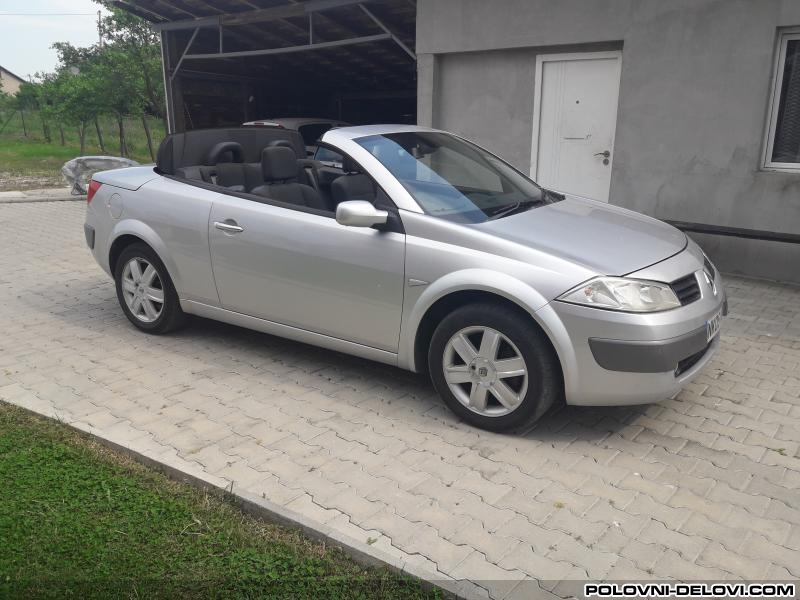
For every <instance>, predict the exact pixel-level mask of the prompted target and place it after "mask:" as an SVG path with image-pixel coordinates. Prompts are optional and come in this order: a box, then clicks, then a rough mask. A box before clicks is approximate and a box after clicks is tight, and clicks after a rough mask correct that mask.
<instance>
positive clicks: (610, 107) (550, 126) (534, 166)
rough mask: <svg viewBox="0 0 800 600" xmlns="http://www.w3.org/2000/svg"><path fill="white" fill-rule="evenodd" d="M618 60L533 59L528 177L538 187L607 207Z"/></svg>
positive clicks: (611, 55) (598, 55) (598, 56)
mask: <svg viewBox="0 0 800 600" xmlns="http://www.w3.org/2000/svg"><path fill="white" fill-rule="evenodd" d="M621 62H622V55H621V53H620V52H587V53H582V54H549V55H547V54H546V55H540V56H539V57H537V59H536V84H535V96H534V109H533V144H532V147H531V176H532V177H533V179H534V180H536V181H537V182H538V183H539V184H541V185H543V186H544V187H547V188H551V189H554V190H557V191H559V192H566V193H569V194H575V195H578V196H585V197H587V198H592V199H594V200H602V201H603V202H608V192H609V187H610V185H611V165H612V164H613V161H614V131H615V127H616V122H617V100H618V98H619V78H620V65H621Z"/></svg>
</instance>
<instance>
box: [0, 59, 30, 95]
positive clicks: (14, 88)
mask: <svg viewBox="0 0 800 600" xmlns="http://www.w3.org/2000/svg"><path fill="white" fill-rule="evenodd" d="M24 82H25V80H24V79H23V78H22V77H19V76H18V75H14V73H12V72H11V71H9V70H8V69H6V68H5V67H3V66H0V90H2V91H4V92H5V93H6V94H12V95H13V94H16V93H17V92H18V91H19V86H21V85H22V84H23V83H24Z"/></svg>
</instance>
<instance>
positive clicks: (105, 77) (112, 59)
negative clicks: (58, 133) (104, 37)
mask: <svg viewBox="0 0 800 600" xmlns="http://www.w3.org/2000/svg"><path fill="white" fill-rule="evenodd" d="M94 66H95V69H96V73H97V76H98V77H100V78H101V79H102V89H101V90H100V91H99V98H100V102H101V104H102V105H103V107H104V108H105V109H106V111H107V112H108V113H110V114H112V115H114V117H115V118H116V120H117V127H118V130H119V148H120V155H121V156H128V154H129V152H128V143H127V140H126V136H125V117H127V116H130V115H136V116H140V115H142V114H143V113H144V110H145V103H146V100H145V97H144V91H143V88H144V81H143V78H142V77H140V73H139V71H137V69H136V68H135V58H134V57H132V56H131V55H130V53H129V52H127V51H126V48H125V47H120V46H117V45H116V44H113V45H112V44H110V45H108V46H106V47H105V48H104V49H103V52H102V53H100V54H99V55H98V57H97V60H96V62H95V65H94ZM151 154H152V152H151Z"/></svg>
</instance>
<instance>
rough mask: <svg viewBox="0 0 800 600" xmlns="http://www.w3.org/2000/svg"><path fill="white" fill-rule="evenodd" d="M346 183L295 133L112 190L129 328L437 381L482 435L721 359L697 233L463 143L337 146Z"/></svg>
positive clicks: (116, 258) (651, 389)
mask: <svg viewBox="0 0 800 600" xmlns="http://www.w3.org/2000/svg"><path fill="white" fill-rule="evenodd" d="M320 144H321V146H322V147H324V148H327V149H328V150H329V151H330V152H331V153H333V154H336V155H339V156H341V157H342V162H341V168H338V167H336V166H330V165H326V164H322V163H320V162H318V161H314V160H311V159H307V158H305V157H306V152H305V147H304V143H303V139H302V137H301V136H300V134H299V133H298V132H296V131H291V130H287V129H280V128H252V127H250V128H236V129H215V130H197V131H189V132H186V133H179V134H173V135H170V136H168V137H167V138H166V139H165V140H164V142H163V143H162V145H161V148H160V150H159V155H158V161H157V166H156V168H152V167H135V168H129V169H121V170H116V171H107V172H103V173H98V174H97V175H96V176H95V177H94V179H93V181H92V182H91V184H90V190H89V195H88V201H89V204H88V210H87V213H86V223H85V226H84V228H85V234H86V240H87V243H88V245H89V247H90V248H91V249H92V252H93V254H94V257H95V259H96V260H97V262H98V263H99V264H100V266H101V267H102V268H103V269H104V270H105V271H106V272H107V273H108V274H110V275H111V276H112V277H113V278H114V280H115V281H116V288H117V296H118V298H119V303H120V306H121V307H122V310H123V312H124V313H125V315H126V316H127V318H128V319H129V320H130V321H131V323H133V324H134V325H135V326H136V327H138V328H139V329H141V330H143V331H145V332H149V333H165V332H167V331H170V330H172V329H174V328H175V327H177V326H179V325H180V324H181V323H182V322H183V319H184V316H185V315H186V314H187V313H190V314H194V315H200V316H202V317H207V318H211V319H217V320H219V321H224V322H227V323H233V324H235V325H239V326H243V327H249V328H251V329H256V330H259V331H263V332H267V333H270V334H274V335H278V336H283V337H287V338H292V339H294V340H299V341H301V342H306V343H309V344H315V345H317V346H323V347H325V348H330V349H333V350H337V351H340V352H346V353H350V354H354V355H357V356H361V357H365V358H368V359H372V360H376V361H380V362H383V363H387V364H390V365H396V366H398V367H400V368H403V369H409V370H411V371H418V372H420V371H427V372H428V373H429V374H430V378H431V379H432V381H433V384H434V386H435V387H436V390H437V391H438V392H439V394H440V395H441V396H442V398H443V399H444V401H445V402H446V403H447V405H448V406H449V407H450V408H451V409H452V410H453V411H454V412H455V413H457V415H458V416H459V417H460V418H462V419H463V420H464V421H467V422H468V423H471V424H473V425H476V426H478V427H482V428H485V429H489V430H494V431H507V430H522V429H524V428H526V427H528V426H530V425H531V424H532V423H533V422H534V421H535V420H536V419H537V418H539V417H540V416H541V415H542V414H543V413H544V412H545V411H546V410H547V409H548V408H549V407H550V406H551V405H553V403H555V402H560V401H562V400H564V401H566V403H567V404H573V405H622V404H639V403H645V402H654V401H658V400H661V399H665V398H668V397H671V396H673V395H675V394H676V393H677V392H678V391H679V390H680V388H681V386H682V385H683V384H685V383H686V382H687V381H689V380H690V379H692V378H693V377H694V376H696V375H697V373H698V372H699V371H700V370H701V369H702V368H703V366H704V365H705V364H706V363H707V362H708V361H709V360H710V358H711V357H712V355H713V354H714V352H715V350H716V349H717V347H718V346H719V338H720V336H719V332H720V321H721V316H722V315H723V314H725V313H726V312H727V302H726V299H725V291H724V289H723V287H722V281H721V278H720V274H719V273H718V272H717V270H716V269H715V267H714V265H713V264H712V263H711V262H710V261H709V260H708V258H707V257H706V256H705V255H704V254H703V252H702V250H701V249H700V248H699V247H698V246H697V244H695V243H694V242H693V241H692V240H690V239H689V238H687V237H686V235H684V234H683V233H682V232H681V231H679V230H677V229H675V228H673V227H671V226H669V225H667V224H665V223H662V222H660V221H657V220H655V219H652V218H649V217H646V216H643V215H640V214H637V213H634V212H631V211H629V210H625V209H622V208H618V207H614V206H610V205H607V204H604V203H601V202H595V201H592V200H587V199H584V198H577V197H570V196H566V195H563V194H560V193H557V192H555V191H552V190H548V189H545V188H543V187H541V186H539V185H537V184H536V183H535V182H533V181H531V179H529V178H528V177H527V176H525V175H524V174H522V173H520V172H519V171H517V170H516V169H515V168H513V167H512V166H510V165H509V164H508V163H506V162H504V161H503V160H502V159H500V158H498V157H497V156H495V155H493V154H491V153H490V152H488V151H486V150H484V149H482V148H481V147H479V146H477V145H475V144H473V143H471V142H469V141H467V140H465V139H463V138H461V137H459V136H456V135H453V134H451V133H447V132H444V131H437V130H433V129H428V128H423V127H416V126H406V125H370V126H362V127H345V128H341V129H332V130H330V131H328V132H327V133H325V134H324V136H323V137H322V139H321V141H320Z"/></svg>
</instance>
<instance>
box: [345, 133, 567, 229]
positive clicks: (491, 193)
mask: <svg viewBox="0 0 800 600" xmlns="http://www.w3.org/2000/svg"><path fill="white" fill-rule="evenodd" d="M355 141H356V142H357V143H358V144H359V145H360V146H362V147H363V148H365V149H366V150H368V151H369V152H370V153H371V154H372V155H373V156H374V157H375V158H377V159H378V160H379V161H380V162H381V164H382V165H383V166H384V167H386V168H387V169H388V170H389V171H390V172H391V173H392V175H394V176H395V177H396V178H397V179H398V181H400V183H402V184H403V187H405V188H406V190H408V193H409V194H411V196H412V197H413V198H414V200H416V201H417V204H419V205H420V207H421V208H422V210H424V211H425V212H426V213H427V214H429V215H433V216H435V217H441V218H444V219H448V220H451V221H456V222H458V223H482V222H484V221H487V220H489V219H492V218H499V217H502V216H504V215H507V214H511V213H513V212H515V211H517V210H523V209H526V208H531V207H534V206H538V205H540V204H548V203H549V202H550V201H551V200H552V199H555V198H552V199H551V197H550V196H548V194H547V193H545V192H543V190H542V188H540V187H539V186H538V185H536V184H535V183H533V182H532V181H531V180H530V179H528V178H527V177H525V176H524V175H522V174H521V173H519V172H518V171H516V170H515V169H514V168H513V167H511V166H510V165H508V164H506V163H504V162H503V161H501V160H500V159H499V158H497V157H496V156H493V155H491V154H489V153H488V152H486V151H485V150H483V149H481V148H479V147H478V146H475V145H474V144H471V143H469V142H467V141H465V140H462V139H460V138H457V137H455V136H453V135H449V134H446V133H439V132H427V131H407V132H403V133H387V134H383V135H371V136H368V137H362V138H358V139H356V140H355Z"/></svg>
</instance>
